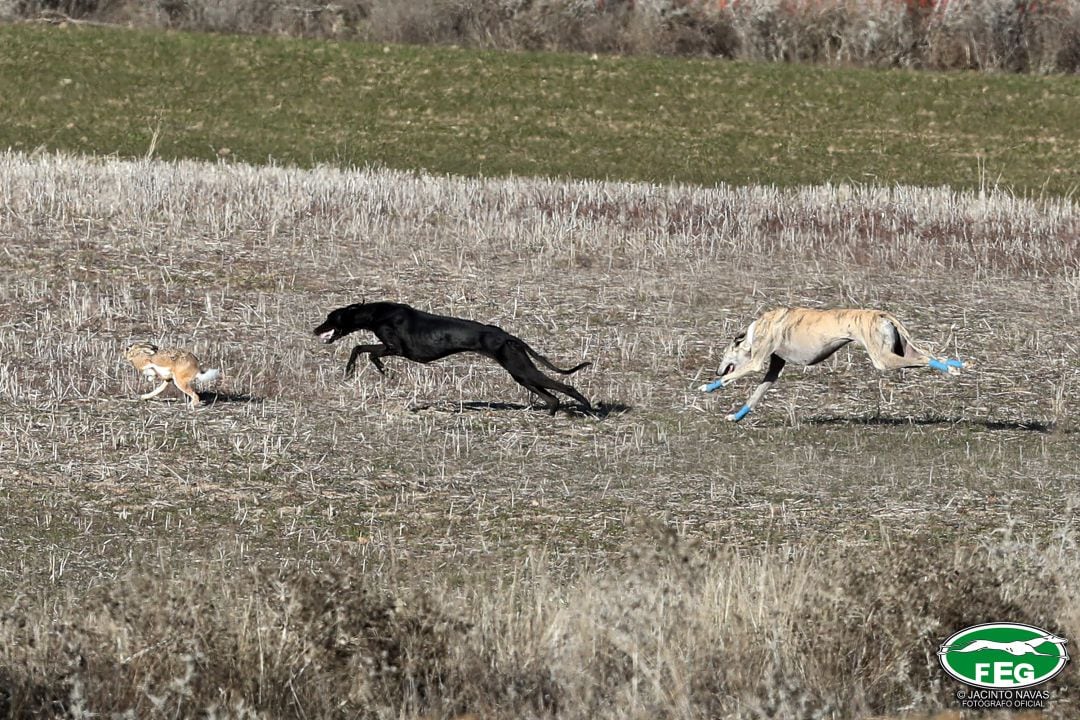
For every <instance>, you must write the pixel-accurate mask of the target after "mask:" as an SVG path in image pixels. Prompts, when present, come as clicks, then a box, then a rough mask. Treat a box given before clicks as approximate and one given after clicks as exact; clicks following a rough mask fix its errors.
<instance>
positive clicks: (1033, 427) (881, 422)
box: [802, 416, 1073, 433]
mask: <svg viewBox="0 0 1080 720" xmlns="http://www.w3.org/2000/svg"><path fill="white" fill-rule="evenodd" d="M802 422H804V423H806V424H807V425H840V426H849V427H852V426H865V427H933V426H935V425H973V426H975V427H980V428H983V429H984V430H993V431H1010V432H1035V433H1051V432H1054V431H1055V430H1056V431H1057V432H1065V433H1071V432H1073V430H1071V429H1068V428H1058V427H1055V426H1054V423H1052V422H1045V421H1043V420H986V419H983V418H974V419H973V418H964V417H945V416H931V417H921V418H901V417H881V416H869V417H850V416H848V417H825V416H815V417H810V418H806V419H804V420H803V421H802Z"/></svg>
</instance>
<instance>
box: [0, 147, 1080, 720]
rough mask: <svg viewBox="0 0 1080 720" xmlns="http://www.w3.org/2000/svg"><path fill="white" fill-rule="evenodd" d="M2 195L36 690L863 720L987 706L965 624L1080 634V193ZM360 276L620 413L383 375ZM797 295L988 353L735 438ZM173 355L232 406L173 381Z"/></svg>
mask: <svg viewBox="0 0 1080 720" xmlns="http://www.w3.org/2000/svg"><path fill="white" fill-rule="evenodd" d="M0 208H2V210H3V211H2V212H0V240H2V245H3V249H2V251H0V252H2V254H3V257H4V265H5V272H4V275H3V277H2V278H0V347H2V348H3V355H2V362H0V409H2V412H0V497H2V499H3V503H4V507H5V520H4V535H5V542H4V543H3V544H2V545H0V587H3V588H4V591H5V596H6V597H10V598H13V599H12V600H11V601H10V602H9V603H8V608H7V610H6V611H5V614H4V616H3V626H2V628H0V632H2V633H4V637H5V642H4V643H3V646H4V647H3V650H0V660H2V661H3V663H2V667H3V668H4V672H3V675H4V676H5V677H7V678H8V679H9V683H8V684H9V686H10V687H11V688H13V690H10V691H8V693H7V694H6V696H5V697H6V699H5V701H4V702H5V703H6V704H7V705H6V706H7V707H8V708H9V709H10V712H11V713H12V714H16V711H19V712H23V713H24V715H20V716H26V715H31V714H33V713H34V712H36V710H35V708H37V709H40V708H43V707H44V708H52V709H53V710H54V711H55V710H62V711H63V712H67V713H69V714H73V715H74V714H76V712H75V711H76V710H79V711H95V712H121V711H124V710H129V709H130V710H133V711H134V712H135V713H136V714H137V715H138V716H151V715H154V716H158V715H160V716H165V715H168V716H170V717H173V716H184V715H190V714H191V713H204V712H209V710H208V708H210V707H211V706H213V707H214V708H216V710H215V712H218V713H219V715H222V714H224V715H235V716H241V715H244V714H245V713H249V714H256V715H260V714H261V716H279V715H300V716H303V715H307V716H327V715H340V716H356V715H364V716H372V717H390V716H393V717H399V716H400V717H414V716H417V717H418V716H425V717H428V716H430V717H444V716H450V715H453V714H455V713H464V712H475V713H479V714H481V716H484V717H489V716H491V717H523V716H533V715H535V716H548V715H558V716H560V717H599V716H610V717H719V716H723V717H855V716H865V715H869V714H873V713H884V712H897V711H900V710H905V709H907V710H925V709H933V708H937V707H948V706H949V696H948V693H949V692H951V689H950V686H949V684H948V683H947V682H945V681H943V680H942V678H941V676H940V673H939V672H936V671H935V667H934V662H935V661H934V660H933V652H932V651H933V645H934V643H935V642H940V640H941V639H943V638H944V637H945V636H947V635H948V634H950V633H951V632H953V631H954V630H957V629H959V628H960V627H962V626H963V625H964V624H972V623H975V622H979V621H988V620H996V619H1013V620H1017V619H1026V620H1028V621H1031V622H1037V623H1042V625H1043V626H1045V627H1052V628H1055V629H1056V630H1057V631H1059V632H1062V633H1064V634H1066V635H1067V636H1069V637H1076V636H1078V632H1077V631H1078V629H1080V606H1078V605H1077V603H1076V600H1075V597H1074V595H1073V594H1072V593H1071V592H1069V590H1068V589H1069V588H1070V587H1072V588H1075V586H1076V583H1077V582H1078V581H1080V564H1078V563H1077V562H1076V559H1075V558H1076V556H1075V539H1076V536H1075V533H1076V510H1075V508H1076V504H1077V501H1078V495H1077V493H1076V491H1075V488H1076V481H1077V478H1078V476H1080V471H1078V470H1077V468H1078V467H1080V452H1078V450H1077V447H1076V438H1077V435H1076V421H1075V408H1076V407H1077V403H1078V401H1080V387H1078V382H1077V381H1078V377H1077V368H1078V366H1077V361H1076V358H1077V351H1078V348H1080V330H1078V329H1077V323H1076V319H1077V312H1078V309H1080V211H1078V210H1077V208H1076V206H1075V205H1074V204H1072V203H1071V202H1069V201H1065V200H1060V201H1059V200H1047V201H1042V202H1038V203H1036V202H1029V201H1022V200H1017V199H1014V198H1012V197H1010V196H1007V195H996V194H976V193H972V194H960V193H955V192H952V191H949V190H944V189H943V190H933V189H923V190H917V189H912V188H904V187H898V188H893V189H871V188H858V187H850V186H839V187H829V186H825V187H816V188H807V189H794V190H784V191H781V190H776V189H769V188H761V187H749V188H726V187H719V188H713V189H702V188H694V187H678V186H675V187H661V186H651V185H629V184H617V183H608V184H604V183H592V182H580V183H574V182H565V183H564V182H551V181H545V180H529V179H506V180H495V179H472V180H470V179H445V178H435V177H431V176H426V175H422V174H409V173H399V172H392V171H382V170H371V171H367V172H360V171H355V172H346V171H339V170H333V169H327V168H319V169H314V170H310V171H301V170H286V169H277V168H261V169H255V168H251V167H248V166H243V165H230V164H199V163H187V162H178V163H166V162H156V161H143V162H140V161H132V162H121V161H107V160H92V159H76V158H71V157H65V156H56V155H48V154H38V155H24V154H14V153H8V154H4V155H0ZM361 299H368V300H374V299H388V300H395V301H401V302H407V303H410V304H412V305H415V306H417V307H419V308H422V309H425V310H430V311H432V312H437V313H444V314H451V315H458V316H463V317H470V318H473V319H476V320H480V321H483V322H489V323H493V324H497V325H499V326H501V327H503V328H505V329H507V330H509V331H510V332H512V333H514V334H516V335H519V336H520V337H522V338H524V339H525V340H526V341H527V342H529V343H530V344H531V345H532V346H533V347H535V348H537V349H538V350H539V351H540V352H542V353H544V354H545V355H547V356H548V357H550V358H552V359H553V360H554V361H555V362H556V363H557V364H560V365H563V366H566V365H569V364H576V363H577V362H579V361H580V360H581V359H588V360H591V361H592V362H593V366H592V367H591V368H589V369H587V370H584V371H582V372H580V373H578V374H576V375H574V376H573V377H572V379H571V382H572V383H573V384H574V385H575V387H577V388H578V389H579V390H581V391H582V392H583V393H584V394H585V395H587V396H588V397H590V398H592V399H593V400H594V402H595V403H596V404H597V405H598V406H599V407H600V408H601V412H600V413H599V414H598V415H597V416H595V417H590V416H586V415H583V414H581V413H577V412H563V413H560V414H559V415H558V416H557V417H555V418H549V417H548V416H547V415H546V414H544V413H543V412H542V411H540V410H538V409H534V408H532V407H530V404H531V401H532V399H531V398H530V397H529V396H528V395H527V394H526V393H525V391H524V390H522V389H521V388H520V387H519V386H517V385H516V384H515V383H513V382H512V381H511V380H510V378H509V377H508V376H507V375H506V373H505V372H504V371H503V370H501V369H500V368H499V367H498V366H496V365H495V364H494V363H491V362H488V361H486V360H484V359H482V358H478V357H471V356H455V357H453V358H450V359H448V360H445V361H442V362H439V363H436V364H433V365H430V366H421V365H417V364H412V363H407V362H405V361H402V360H400V359H390V360H388V363H387V364H388V367H389V373H388V375H387V377H385V378H383V377H381V376H380V375H379V374H378V373H377V372H376V371H375V370H374V368H372V367H370V366H369V365H366V364H363V365H361V367H362V370H361V372H359V373H358V374H357V376H356V377H355V378H354V379H351V380H345V379H344V378H343V376H342V371H343V367H344V363H345V360H346V358H347V355H348V349H349V348H351V345H352V343H350V342H349V341H348V340H346V341H341V342H339V343H337V344H336V345H333V346H329V347H328V346H324V345H322V344H320V343H319V342H318V341H317V340H316V338H314V337H313V336H312V334H311V330H312V328H313V327H314V326H315V325H316V324H317V323H318V322H320V321H321V320H322V319H323V318H324V317H325V314H326V313H327V312H328V311H329V310H330V309H332V308H334V307H337V306H339V305H343V304H347V303H351V302H356V301H359V300H361ZM777 305H809V306H815V307H829V306H875V307H880V308H884V309H887V310H889V311H891V312H893V313H895V314H896V315H897V316H898V317H900V318H901V319H902V320H903V321H904V322H905V324H906V325H907V326H908V327H909V328H910V329H911V330H912V332H913V334H914V336H915V337H916V338H917V339H918V340H920V341H922V342H924V343H925V344H926V345H928V346H930V347H932V348H934V349H935V350H937V351H938V352H939V353H941V354H949V355H950V356H958V357H961V358H964V359H965V360H967V361H970V363H971V368H970V370H969V371H966V372H965V373H963V374H962V375H961V376H959V377H956V378H946V377H943V376H940V375H938V374H937V373H934V372H932V371H928V370H927V371H904V372H900V373H896V374H890V375H883V374H880V373H878V372H876V371H874V370H873V368H872V366H871V365H870V362H869V360H868V359H867V358H866V356H865V353H863V352H862V351H861V350H858V349H853V350H850V351H849V350H843V351H841V352H840V353H839V354H838V355H837V356H836V358H835V359H834V360H830V361H829V362H827V363H825V364H824V365H823V366H821V367H818V368H814V369H810V370H806V371H805V372H804V371H802V370H801V369H798V368H789V369H788V371H787V372H785V375H784V376H783V377H782V379H781V381H780V383H779V384H778V385H777V387H776V388H774V390H773V391H772V392H771V393H770V394H769V395H768V396H767V397H766V399H765V401H764V403H763V404H762V405H761V406H760V407H759V409H758V410H757V411H756V412H755V413H754V414H753V415H751V416H750V418H748V419H747V420H746V421H744V422H743V423H741V424H739V425H737V426H736V425H732V424H728V423H725V422H724V420H723V415H724V414H726V413H727V412H729V411H730V410H731V409H732V408H735V407H738V406H739V405H740V404H741V403H742V402H743V401H744V400H745V398H746V396H747V395H748V394H749V392H750V391H751V389H752V387H753V382H744V383H740V384H739V385H738V386H737V387H734V388H731V389H725V390H723V391H721V392H719V393H717V394H715V395H712V396H704V395H702V394H701V393H699V392H698V391H696V390H695V388H696V387H697V386H698V385H699V384H700V383H702V382H704V381H705V380H707V379H709V378H711V377H712V376H711V373H712V371H713V370H714V369H715V367H716V364H717V361H718V355H717V353H718V352H719V350H721V349H722V347H723V346H724V345H725V344H726V342H727V340H728V339H729V338H730V337H731V335H732V334H733V333H734V332H736V331H738V330H740V329H742V328H743V327H745V325H746V324H747V323H749V321H750V320H752V319H753V317H754V316H755V314H756V313H758V312H760V311H761V310H763V309H767V308H769V307H773V306H777ZM135 340H151V341H154V342H157V343H159V344H163V345H179V346H183V347H186V348H189V349H191V350H192V351H194V352H195V353H196V354H197V355H198V356H199V357H200V358H201V359H202V360H203V361H204V365H209V366H213V367H220V368H222V370H223V372H224V380H223V382H222V383H221V385H220V386H219V387H218V388H217V390H216V392H215V393H212V394H210V395H209V396H208V399H209V400H211V402H210V403H209V405H208V406H207V407H205V408H203V409H199V410H195V411H193V410H191V409H190V408H189V407H187V406H186V405H185V404H184V403H181V402H180V401H179V400H178V399H176V396H172V399H171V400H168V399H166V400H165V401H147V402H140V401H138V400H137V395H138V394H139V393H141V392H145V391H146V390H147V389H149V388H148V386H147V385H145V384H144V381H143V380H142V379H141V378H140V377H139V376H138V375H137V373H135V371H134V370H133V369H132V368H131V367H130V366H128V365H126V364H125V363H124V362H122V360H121V353H122V351H123V349H124V347H125V346H126V345H127V344H128V343H129V342H132V341H135ZM350 340H351V338H350ZM363 341H364V339H363V338H362V337H358V338H357V342H363ZM165 397H169V396H165ZM298 597H301V598H302V599H300V600H298V599H297V598H298ZM312 598H317V600H313V599H312ZM365 603H366V604H365ZM298 608H299V609H298ZM403 608H406V609H403ZM354 611H355V612H354ZM1003 614H1008V615H1009V617H1008V618H1002V617H998V616H999V615H1003ZM358 617H364V618H367V619H365V620H363V621H360V620H357V618H358ZM178 618H180V619H183V621H182V622H181V621H178ZM372 618H374V619H372ZM380 622H381V623H384V624H382V625H380V624H379V623H380ZM305 623H308V624H305ZM950 624H951V625H950ZM952 625H956V626H955V627H953V626H952ZM35 628H37V629H35ZM372 628H377V629H376V630H372ZM807 628H810V629H809V630H808V629H807ZM316 630H317V631H316ZM1070 632H1071V634H1070ZM30 635H32V636H33V637H34V638H35V640H34V642H29V641H27V637H29V636H30ZM387 638H390V640H387ZM287 639H288V642H291V643H294V644H292V645H290V644H288V642H286V640H287ZM384 641H385V642H387V643H391V645H392V647H390V646H384V645H379V644H378V643H379V642H384ZM275 643H276V644H275ZM394 643H396V644H394ZM410 643H411V644H410ZM387 647H389V649H387ZM103 648H104V649H103ZM275 649H276V655H275V653H274V650H275ZM387 658H390V659H387ZM395 658H396V659H395ZM380 663H381V664H380ZM373 664H374V665H373ZM219 665H220V667H219ZM358 667H362V668H367V671H365V672H366V673H367V674H365V673H361V672H359V671H358V670H357V668H358ZM372 667H374V668H375V669H372ZM275 668H276V672H280V673H281V674H280V675H275V674H274V673H275ZM298 668H302V670H299V669H298ZM305 672H306V673H307V674H306V675H305V674H304V673H305ZM225 676H228V680H227V681H226V680H225V679H222V678H224V677H225ZM361 676H362V677H364V678H366V679H365V680H364V681H361V680H358V679H357V678H358V677H361ZM105 678H108V680H105ZM200 678H201V679H200ZM1062 678H1064V682H1063V683H1062V684H1061V686H1060V687H1061V688H1063V689H1062V690H1061V691H1060V692H1059V693H1058V695H1057V696H1056V705H1055V706H1054V708H1055V710H1054V712H1055V713H1057V714H1059V715H1060V716H1062V717H1064V716H1067V715H1068V714H1069V712H1070V708H1074V702H1075V700H1074V699H1072V695H1071V693H1070V692H1069V687H1070V686H1071V683H1072V682H1073V680H1072V678H1073V673H1072V671H1067V672H1066V674H1065V675H1063V676H1062ZM301 680H303V682H301ZM114 683H115V684H114ZM365 683H366V684H365ZM177 688H180V689H177ZM162 698H164V700H162ZM159 700H160V701H161V702H160V703H159V702H158V701H159Z"/></svg>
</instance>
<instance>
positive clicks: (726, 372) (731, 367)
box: [720, 363, 735, 378]
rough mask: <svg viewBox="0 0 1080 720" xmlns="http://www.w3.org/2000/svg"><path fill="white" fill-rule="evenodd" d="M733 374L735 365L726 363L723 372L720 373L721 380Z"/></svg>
mask: <svg viewBox="0 0 1080 720" xmlns="http://www.w3.org/2000/svg"><path fill="white" fill-rule="evenodd" d="M733 372H735V363H728V364H727V366H726V367H725V368H724V372H722V373H720V377H721V378H726V377H727V376H728V375H730V374H731V373H733Z"/></svg>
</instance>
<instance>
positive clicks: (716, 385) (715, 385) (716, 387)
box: [701, 378, 724, 392]
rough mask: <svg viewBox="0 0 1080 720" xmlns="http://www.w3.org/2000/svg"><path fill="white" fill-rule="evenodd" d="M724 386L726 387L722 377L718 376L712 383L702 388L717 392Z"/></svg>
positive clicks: (706, 390)
mask: <svg viewBox="0 0 1080 720" xmlns="http://www.w3.org/2000/svg"><path fill="white" fill-rule="evenodd" d="M722 387H724V381H723V380H721V379H720V378H717V379H716V380H713V381H712V382H711V383H709V384H708V385H706V386H704V387H703V388H701V389H702V390H704V391H705V392H716V391H717V390H719V389H720V388H722Z"/></svg>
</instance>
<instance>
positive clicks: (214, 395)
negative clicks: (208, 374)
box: [199, 392, 263, 405]
mask: <svg viewBox="0 0 1080 720" xmlns="http://www.w3.org/2000/svg"><path fill="white" fill-rule="evenodd" d="M199 398H200V399H201V400H202V401H203V404H205V405H217V404H219V403H221V404H225V403H261V402H262V401H263V398H261V397H259V396H258V395H251V394H248V393H229V392H203V393H199Z"/></svg>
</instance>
